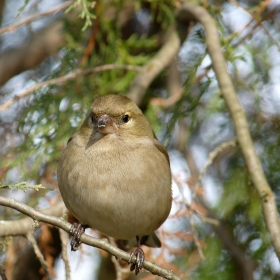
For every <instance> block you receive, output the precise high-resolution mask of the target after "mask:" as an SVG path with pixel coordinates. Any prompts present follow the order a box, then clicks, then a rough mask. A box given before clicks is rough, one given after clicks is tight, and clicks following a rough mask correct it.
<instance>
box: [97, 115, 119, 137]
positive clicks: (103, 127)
mask: <svg viewBox="0 0 280 280" xmlns="http://www.w3.org/2000/svg"><path fill="white" fill-rule="evenodd" d="M97 126H98V131H99V132H100V133H102V134H111V133H115V132H116V131H117V127H116V125H115V123H114V122H113V120H112V119H111V118H110V117H109V116H108V115H107V114H105V115H102V116H101V117H99V119H98V121H97Z"/></svg>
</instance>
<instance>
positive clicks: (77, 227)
mask: <svg viewBox="0 0 280 280" xmlns="http://www.w3.org/2000/svg"><path fill="white" fill-rule="evenodd" d="M85 228H86V226H84V225H82V224H77V223H74V224H73V225H72V226H71V228H70V232H69V235H70V236H71V241H70V245H71V251H76V250H78V249H79V246H80V244H81V241H80V239H81V236H82V234H83V233H84V232H85Z"/></svg>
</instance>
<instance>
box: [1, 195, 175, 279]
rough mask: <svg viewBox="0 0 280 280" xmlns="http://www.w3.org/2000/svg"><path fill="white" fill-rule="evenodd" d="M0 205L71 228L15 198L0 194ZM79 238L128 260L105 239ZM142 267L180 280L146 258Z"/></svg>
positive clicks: (39, 220) (58, 225)
mask: <svg viewBox="0 0 280 280" xmlns="http://www.w3.org/2000/svg"><path fill="white" fill-rule="evenodd" d="M0 205H3V206H7V207H10V208H13V209H15V210H17V211H19V212H21V213H23V214H25V215H27V216H29V217H31V218H32V219H33V220H34V221H36V222H46V223H49V224H51V225H54V226H56V227H58V228H61V229H63V230H64V231H66V232H68V233H69V232H70V228H71V224H70V223H68V222H66V221H65V220H63V219H61V218H57V217H53V216H49V215H46V214H43V213H41V212H39V211H36V210H34V209H33V208H32V207H30V206H27V205H25V204H23V203H20V202H18V201H16V200H15V199H12V198H6V197H2V196H0ZM80 240H81V242H82V243H85V244H87V245H90V246H94V247H97V248H99V249H102V250H105V251H106V252H108V253H110V254H112V255H114V256H116V257H117V258H118V259H120V260H124V261H126V262H128V260H129V257H130V255H129V253H127V252H124V251H122V250H121V249H119V248H117V247H115V246H112V245H111V244H109V242H108V240H107V239H98V238H94V237H92V236H89V235H86V234H83V235H82V236H81V239H80ZM132 261H133V262H135V258H133V260H132ZM143 267H144V268H145V269H147V270H148V271H150V272H152V273H153V274H155V275H159V276H161V277H163V278H165V279H168V280H171V279H172V280H180V278H179V277H178V276H177V275H175V274H174V273H173V272H172V271H170V270H167V269H164V268H162V267H160V266H159V265H156V264H154V263H152V262H150V261H148V260H145V261H144V263H143Z"/></svg>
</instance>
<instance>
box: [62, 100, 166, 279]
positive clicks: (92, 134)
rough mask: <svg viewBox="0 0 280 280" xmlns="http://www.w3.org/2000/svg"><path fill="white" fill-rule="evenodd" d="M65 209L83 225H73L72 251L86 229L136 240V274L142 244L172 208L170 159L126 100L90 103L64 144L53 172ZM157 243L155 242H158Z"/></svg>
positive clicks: (147, 125)
mask: <svg viewBox="0 0 280 280" xmlns="http://www.w3.org/2000/svg"><path fill="white" fill-rule="evenodd" d="M57 176H58V185H59V189H60V192H61V195H62V198H63V200H64V202H65V204H66V206H67V208H68V209H69V210H70V211H71V212H72V213H73V215H74V216H75V217H76V219H77V220H78V221H79V222H80V223H81V224H82V226H81V225H76V226H75V227H73V230H72V233H73V235H74V236H73V237H72V241H71V247H72V250H76V249H77V247H78V245H79V237H80V236H81V234H82V233H83V231H84V229H85V228H86V227H91V228H94V229H97V230H99V231H100V232H102V233H103V234H105V235H108V236H111V237H115V238H118V239H124V240H129V239H131V238H135V237H136V239H137V249H136V250H135V251H134V252H132V253H131V257H130V261H131V259H132V257H133V256H136V264H132V266H131V270H134V268H135V272H136V274H137V273H138V272H139V271H140V270H141V268H142V263H143V261H144V252H143V250H142V249H141V244H140V242H141V240H146V239H147V236H150V237H152V239H153V240H155V242H156V243H158V244H157V245H159V246H158V247H160V241H159V240H158V239H157V238H156V237H155V234H154V231H155V230H156V229H157V228H158V227H159V226H160V225H161V224H162V223H163V222H164V221H165V220H166V218H167V216H168V215H169V212H170V209H171V202H172V192H171V172H170V165H169V157H168V154H167V152H166V149H165V148H164V146H163V145H162V144H161V143H160V142H159V141H158V140H157V138H156V136H155V134H154V133H153V131H152V129H151V126H150V124H149V122H148V120H147V119H146V117H145V116H144V115H143V113H142V111H141V110H140V109H139V108H138V107H137V105H136V104H135V103H133V102H132V101H131V100H130V99H129V98H127V97H125V96H121V95H105V96H102V97H99V98H97V99H95V101H94V102H93V104H92V106H91V111H90V113H89V114H88V116H87V117H86V119H85V121H84V122H83V124H82V126H81V128H80V130H79V131H78V132H76V133H75V134H74V135H73V136H72V137H71V138H70V139H69V141H68V145H67V147H66V148H65V150H64V151H63V152H62V155H61V157H60V160H59V163H58V169H57ZM157 241H158V242H157Z"/></svg>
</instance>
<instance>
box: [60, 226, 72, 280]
mask: <svg viewBox="0 0 280 280" xmlns="http://www.w3.org/2000/svg"><path fill="white" fill-rule="evenodd" d="M59 235H60V240H61V245H62V253H61V257H62V259H63V261H64V265H65V279H66V280H69V279H70V278H71V269H70V264H69V258H68V254H67V246H68V243H69V235H68V234H67V232H65V231H64V230H62V229H61V228H59Z"/></svg>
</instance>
